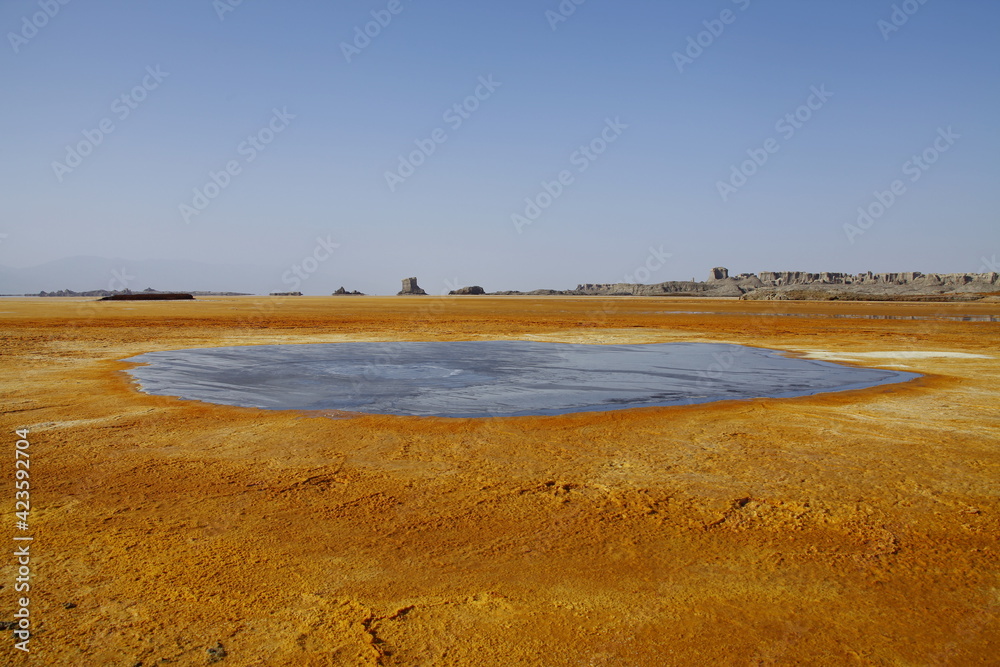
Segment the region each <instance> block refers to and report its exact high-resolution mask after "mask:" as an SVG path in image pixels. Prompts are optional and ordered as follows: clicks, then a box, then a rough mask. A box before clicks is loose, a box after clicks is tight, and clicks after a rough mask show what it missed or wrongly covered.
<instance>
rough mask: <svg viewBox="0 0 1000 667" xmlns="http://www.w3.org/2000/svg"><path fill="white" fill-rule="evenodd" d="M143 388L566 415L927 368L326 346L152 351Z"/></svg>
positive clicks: (621, 350) (704, 354)
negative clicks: (900, 369)
mask: <svg viewBox="0 0 1000 667" xmlns="http://www.w3.org/2000/svg"><path fill="white" fill-rule="evenodd" d="M127 361H130V362H135V363H143V364H147V365H144V366H136V367H133V368H131V369H129V371H128V372H129V373H131V374H132V376H133V377H134V378H135V379H136V380H138V382H139V383H140V385H141V388H142V390H143V391H145V392H147V393H150V394H156V395H159V396H177V397H180V398H185V399H192V400H198V401H207V402H209V403H220V404H223V405H235V406H241V407H252V408H264V409H270V410H343V411H349V412H363V413H374V414H393V415H417V416H436V417H497V416H522V415H559V414H565V413H568V412H586V411H603V410H621V409H625V408H640V407H653V406H669V405H690V404H694V403H708V402H711V401H720V400H731V399H749V398H761V397H775V398H784V397H793V396H805V395H809V394H815V393H819V392H830V391H845V390H849V389H862V388H865V387H872V386H875V385H881V384H889V383H894V382H905V381H908V380H912V379H913V378H916V377H919V375H918V374H916V373H903V372H897V371H889V370H882V369H873V368H855V367H851V366H843V365H840V364H835V363H831V362H826V361H813V360H807V359H795V358H790V357H786V356H784V355H783V354H782V353H780V352H776V351H774V350H766V349H761V348H754V347H744V346H740V345H726V344H719V343H657V344H651V345H578V344H570V343H537V342H527V341H470V342H423V343H414V342H403V343H323V344H311V345H255V346H246V347H218V348H206V349H190V350H172V351H164V352H150V353H147V354H142V355H139V356H136V357H132V358H130V359H127Z"/></svg>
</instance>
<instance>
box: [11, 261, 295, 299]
mask: <svg viewBox="0 0 1000 667" xmlns="http://www.w3.org/2000/svg"><path fill="white" fill-rule="evenodd" d="M280 276H281V270H280V269H274V268H270V267H264V266H255V265H249V264H209V263H207V262H195V261H190V260H161V259H151V260H141V261H134V260H127V259H114V258H107V257H86V256H79V257H67V258H65V259H58V260H54V261H51V262H46V263H44V264H39V265H37V266H31V267H27V268H21V269H16V268H11V267H6V266H0V294H37V293H39V292H43V291H44V292H57V291H59V290H73V291H76V292H86V291H91V290H108V291H120V290H124V289H130V290H132V291H133V292H141V291H142V290H144V289H146V288H148V287H152V288H153V289H156V290H160V291H178V292H190V291H211V292H249V293H253V294H267V293H269V292H271V291H274V289H275V287H280V286H281V285H282V282H281V279H280Z"/></svg>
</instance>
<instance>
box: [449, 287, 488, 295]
mask: <svg viewBox="0 0 1000 667" xmlns="http://www.w3.org/2000/svg"><path fill="white" fill-rule="evenodd" d="M448 294H449V295H466V294H486V290H484V289H483V288H482V287H480V286H479V285H472V286H471V287H460V288H458V289H456V290H452V291H450V292H448Z"/></svg>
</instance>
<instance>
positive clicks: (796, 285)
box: [495, 266, 1000, 301]
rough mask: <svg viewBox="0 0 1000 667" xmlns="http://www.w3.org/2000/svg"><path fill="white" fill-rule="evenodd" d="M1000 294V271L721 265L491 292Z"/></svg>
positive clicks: (966, 297)
mask: <svg viewBox="0 0 1000 667" xmlns="http://www.w3.org/2000/svg"><path fill="white" fill-rule="evenodd" d="M995 293H1000V274H998V273H996V272H992V273H948V274H937V273H931V274H923V273H920V272H918V271H906V272H900V273H871V272H868V273H859V274H856V275H852V274H849V273H833V272H829V271H824V272H820V273H809V272H806V271H763V272H761V273H760V274H754V273H741V274H739V275H736V276H730V275H729V270H728V269H727V268H725V267H721V266H720V267H716V268H714V269H712V270H711V272H710V273H709V277H708V280H707V281H706V282H698V281H695V280H683V281H669V282H663V283H656V284H654V285H639V284H633V283H584V284H580V285H577V286H576V289H572V290H563V291H556V290H535V291H534V292H496V293H495V294H498V295H499V294H528V295H544V294H556V295H563V296H577V295H579V296H696V297H731V298H732V297H738V298H742V299H767V300H771V299H779V300H784V299H792V300H802V299H810V300H811V299H817V300H833V299H840V300H890V301H928V300H942V301H951V300H960V301H970V300H977V299H980V298H983V297H984V296H985V295H988V294H995Z"/></svg>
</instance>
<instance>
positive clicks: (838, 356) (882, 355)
mask: <svg viewBox="0 0 1000 667" xmlns="http://www.w3.org/2000/svg"><path fill="white" fill-rule="evenodd" d="M803 355H804V356H805V357H806V358H808V359H822V360H824V361H849V360H851V359H992V358H993V357H991V356H988V355H985V354H970V353H968V352H929V351H928V352H925V351H917V350H893V351H886V352H828V351H825V350H813V351H811V352H804V353H803Z"/></svg>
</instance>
